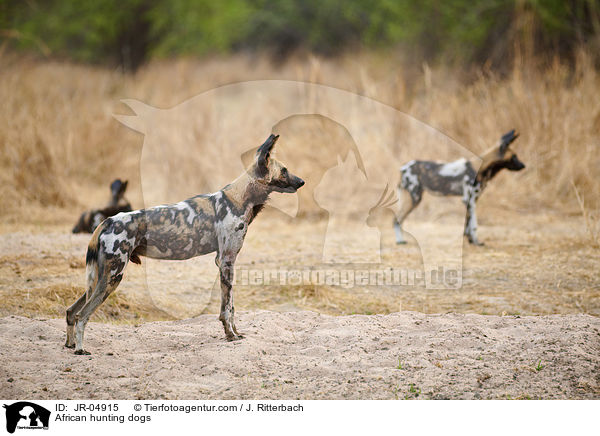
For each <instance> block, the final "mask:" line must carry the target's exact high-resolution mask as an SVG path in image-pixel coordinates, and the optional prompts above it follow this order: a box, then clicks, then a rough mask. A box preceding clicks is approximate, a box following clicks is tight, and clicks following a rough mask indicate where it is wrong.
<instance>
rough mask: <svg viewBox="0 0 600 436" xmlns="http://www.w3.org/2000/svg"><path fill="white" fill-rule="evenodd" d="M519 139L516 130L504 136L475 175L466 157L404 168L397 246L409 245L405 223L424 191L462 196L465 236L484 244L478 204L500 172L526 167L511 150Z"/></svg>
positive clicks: (397, 211)
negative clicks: (490, 182) (487, 187)
mask: <svg viewBox="0 0 600 436" xmlns="http://www.w3.org/2000/svg"><path fill="white" fill-rule="evenodd" d="M518 136H519V134H518V133H515V131H514V130H511V131H510V132H508V133H506V134H505V135H504V136H502V138H500V143H499V144H498V145H496V146H495V147H494V148H492V149H491V150H490V151H488V152H487V153H485V154H484V155H483V156H482V162H481V167H480V169H479V171H478V172H475V170H474V169H473V165H472V164H471V162H469V161H468V160H466V159H464V158H462V159H458V160H455V161H454V162H449V163H437V162H431V161H420V160H413V161H410V162H408V163H407V164H406V165H404V166H403V167H402V168H400V174H401V180H400V184H399V185H398V197H399V198H400V202H398V203H396V207H395V211H394V212H395V217H394V229H395V231H396V243H398V244H405V243H406V241H405V240H404V237H403V234H402V222H403V221H404V220H405V219H406V217H407V216H408V214H409V213H410V212H412V210H413V209H414V208H415V207H417V206H418V204H419V202H420V201H421V198H422V196H423V191H429V192H431V193H433V194H437V195H443V196H449V195H456V196H458V195H460V196H461V197H462V201H463V203H464V204H465V205H466V207H467V217H466V220H465V232H464V233H465V235H466V236H467V238H468V239H469V242H470V243H471V244H475V245H483V244H482V243H480V242H479V240H478V239H477V215H476V213H475V203H476V202H477V199H478V198H479V197H480V196H481V193H482V192H483V190H484V188H485V186H486V185H487V183H488V182H489V181H490V180H491V179H492V178H493V177H494V176H495V175H496V174H498V172H499V171H500V170H502V169H503V168H506V169H508V170H510V171H520V170H522V169H523V168H525V164H523V162H521V161H520V160H519V158H518V157H517V155H516V154H515V153H514V152H513V151H512V150H510V149H509V146H510V144H511V143H512V142H513V141H514V140H515V139H517V138H518Z"/></svg>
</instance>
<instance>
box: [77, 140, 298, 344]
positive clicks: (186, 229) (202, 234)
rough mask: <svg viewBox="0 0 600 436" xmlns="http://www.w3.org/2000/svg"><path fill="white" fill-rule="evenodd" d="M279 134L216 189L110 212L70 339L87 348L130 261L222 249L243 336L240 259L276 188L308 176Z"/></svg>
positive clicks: (226, 287) (224, 311)
mask: <svg viewBox="0 0 600 436" xmlns="http://www.w3.org/2000/svg"><path fill="white" fill-rule="evenodd" d="M277 138H279V136H278V135H277V136H275V135H271V136H269V138H268V139H267V140H266V142H265V143H264V144H262V145H261V146H260V147H259V148H258V150H257V152H256V157H255V160H254V162H253V164H252V165H250V167H248V168H247V169H246V171H245V172H244V173H243V174H242V175H241V176H239V177H238V178H237V179H236V180H235V181H233V182H232V183H230V184H229V185H227V186H225V187H224V188H223V189H221V190H220V191H218V192H215V193H213V194H201V195H197V196H195V197H192V198H190V199H188V200H185V201H181V202H179V203H175V204H172V205H168V206H156V207H152V208H149V209H143V210H136V211H133V212H128V213H120V214H118V215H116V216H114V217H111V218H108V219H106V220H105V221H104V222H103V223H102V224H101V225H100V226H98V228H96V230H95V231H94V234H93V235H92V240H91V241H90V243H89V245H88V250H87V256H86V266H87V270H86V275H87V288H86V292H85V293H84V294H83V295H82V296H81V297H80V298H79V300H77V301H76V302H75V303H74V304H73V305H72V306H71V307H69V309H68V310H67V341H66V344H65V345H66V346H67V347H69V348H72V347H75V353H76V354H88V353H87V352H86V351H84V349H83V331H84V329H85V325H86V323H87V322H88V319H89V318H90V316H91V315H92V313H93V312H94V310H95V309H96V308H97V307H98V306H99V305H100V304H101V303H102V302H103V301H104V300H106V298H107V297H108V296H109V295H110V293H111V292H113V291H114V290H115V289H116V288H117V286H118V285H119V282H120V281H121V279H122V278H123V270H124V268H125V266H126V265H127V262H128V261H129V260H131V261H132V262H134V263H141V262H140V258H139V256H147V257H150V258H153V259H170V260H184V259H190V258H192V257H196V256H200V255H202V254H208V253H212V252H214V251H216V253H217V256H216V258H215V263H216V264H217V266H218V267H219V271H220V279H221V314H220V316H219V319H220V320H221V322H222V323H223V327H224V329H225V335H226V336H227V339H228V340H230V341H233V340H238V339H241V338H242V336H241V335H240V334H239V333H238V331H237V329H236V327H235V323H234V320H233V316H234V307H233V292H232V281H233V266H234V262H235V259H236V257H237V255H238V252H239V251H240V249H241V248H242V244H243V242H244V237H245V236H246V232H247V231H248V225H249V224H250V223H251V222H252V220H253V219H254V218H255V217H256V215H257V214H258V212H260V210H261V209H262V208H263V206H264V205H265V202H266V201H267V198H268V197H269V194H270V193H271V192H289V193H293V192H296V191H297V190H298V189H299V188H300V187H301V186H302V185H304V181H303V180H302V179H301V178H299V177H296V176H294V175H292V174H291V173H289V172H288V170H287V168H285V167H284V166H283V164H281V163H280V162H278V161H277V160H275V159H272V158H271V157H270V153H271V150H272V149H273V146H274V145H275V142H276V141H277Z"/></svg>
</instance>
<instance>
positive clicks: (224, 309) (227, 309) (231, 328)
mask: <svg viewBox="0 0 600 436" xmlns="http://www.w3.org/2000/svg"><path fill="white" fill-rule="evenodd" d="M234 263H235V257H232V256H224V257H222V258H221V259H220V260H219V271H220V275H221V313H220V315H219V320H220V321H221V322H222V323H223V328H224V329H225V336H227V340H228V341H237V340H240V339H242V338H243V336H242V335H240V334H239V333H238V332H237V330H236V328H235V323H234V320H233V316H234V313H235V308H234V307H233V265H234Z"/></svg>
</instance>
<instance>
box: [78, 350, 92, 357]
mask: <svg viewBox="0 0 600 436" xmlns="http://www.w3.org/2000/svg"><path fill="white" fill-rule="evenodd" d="M75 354H77V355H78V356H89V355H90V354H92V353H90V352H89V351H85V350H84V349H81V350H75Z"/></svg>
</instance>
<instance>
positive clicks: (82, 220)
mask: <svg viewBox="0 0 600 436" xmlns="http://www.w3.org/2000/svg"><path fill="white" fill-rule="evenodd" d="M126 190H127V180H125V181H124V182H122V181H121V179H116V180H114V181H113V182H112V183H111V184H110V201H109V202H108V204H107V205H106V206H104V207H103V208H102V209H92V210H88V211H85V212H83V213H82V214H81V216H80V217H79V221H77V224H75V227H73V230H72V232H73V233H93V232H94V230H96V227H98V226H99V225H100V223H101V222H102V221H104V220H105V219H106V218H108V217H109V216H113V215H116V214H118V213H119V212H131V210H132V209H131V204H129V201H127V200H126V199H125V191H126Z"/></svg>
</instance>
